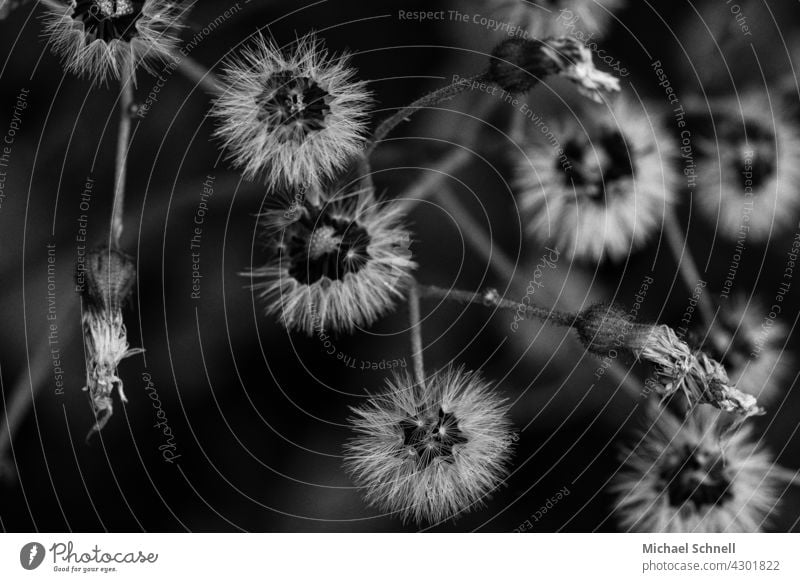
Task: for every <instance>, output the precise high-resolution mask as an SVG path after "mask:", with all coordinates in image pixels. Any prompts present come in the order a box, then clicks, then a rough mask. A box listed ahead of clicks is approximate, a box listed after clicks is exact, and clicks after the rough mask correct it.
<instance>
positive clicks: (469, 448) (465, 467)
mask: <svg viewBox="0 0 800 582" xmlns="http://www.w3.org/2000/svg"><path fill="white" fill-rule="evenodd" d="M353 413H354V415H355V416H354V417H353V418H352V419H351V423H352V425H353V428H354V430H355V432H356V436H355V438H353V439H352V440H351V441H350V442H349V443H348V444H347V446H346V449H345V465H346V468H347V470H348V472H349V473H350V474H351V475H352V476H353V479H354V480H355V482H356V484H357V485H358V486H359V487H362V488H363V489H364V492H365V496H366V498H367V501H368V502H369V503H370V504H372V505H375V506H376V507H378V508H380V509H381V510H384V511H387V512H392V513H397V514H398V515H399V516H400V517H401V518H402V519H403V520H404V521H406V520H413V521H415V522H416V523H422V522H429V523H437V522H440V521H442V520H446V519H450V518H452V517H454V516H456V515H457V514H458V513H460V512H464V511H468V510H469V509H471V508H472V507H474V506H476V505H480V504H482V503H483V501H484V498H485V497H486V496H487V495H489V494H490V493H491V492H492V491H493V490H494V489H496V488H497V487H498V486H499V485H500V484H501V483H502V481H503V479H504V477H505V476H506V475H507V473H508V467H507V464H508V460H509V457H510V455H511V444H512V434H511V424H510V422H509V420H508V418H507V417H506V413H507V406H506V405H505V403H504V401H503V400H502V399H501V398H499V397H498V396H497V395H495V394H494V392H493V391H492V388H491V387H490V386H489V385H488V384H487V383H486V382H485V381H484V380H483V379H482V378H481V377H480V376H479V375H478V374H476V373H474V372H465V371H464V370H463V369H448V370H446V371H443V372H440V373H438V374H436V375H435V376H433V377H432V378H430V379H428V380H426V384H425V386H419V385H418V384H415V383H414V380H413V379H412V378H411V377H410V376H409V375H402V376H395V377H394V378H393V379H392V380H391V381H389V382H388V386H387V389H386V390H385V391H384V392H383V393H381V394H379V395H377V396H374V397H372V398H371V399H370V400H369V401H368V402H367V404H365V405H364V406H362V407H360V408H355V409H353Z"/></svg>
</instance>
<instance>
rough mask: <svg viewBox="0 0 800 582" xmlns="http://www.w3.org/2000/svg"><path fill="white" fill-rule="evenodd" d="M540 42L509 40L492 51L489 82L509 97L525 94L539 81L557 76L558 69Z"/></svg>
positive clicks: (519, 39)
mask: <svg viewBox="0 0 800 582" xmlns="http://www.w3.org/2000/svg"><path fill="white" fill-rule="evenodd" d="M543 46H544V45H543V43H542V42H541V41H539V40H527V39H522V38H510V39H508V40H506V41H503V42H501V43H500V44H499V45H497V46H496V47H495V49H494V51H492V57H491V60H490V61H489V75H488V76H489V79H491V80H492V81H493V82H494V83H497V84H498V85H500V86H501V87H502V88H503V89H505V90H506V91H508V92H509V93H525V92H526V91H529V90H530V89H531V88H533V87H534V86H535V85H536V84H537V83H539V81H540V80H541V79H543V78H544V77H547V76H549V75H555V74H556V73H558V66H557V64H556V63H555V62H553V60H552V59H551V58H550V57H549V56H548V55H546V54H545V53H544V52H543V51H542V47H543Z"/></svg>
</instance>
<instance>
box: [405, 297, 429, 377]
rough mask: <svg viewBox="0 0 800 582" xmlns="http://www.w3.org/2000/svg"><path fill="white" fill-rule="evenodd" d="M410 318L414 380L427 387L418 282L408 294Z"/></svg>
mask: <svg viewBox="0 0 800 582" xmlns="http://www.w3.org/2000/svg"><path fill="white" fill-rule="evenodd" d="M408 318H409V325H410V329H409V331H410V333H411V361H412V362H413V364H414V379H415V381H416V382H417V384H419V385H420V386H424V385H425V362H424V360H423V358H422V322H421V318H420V311H419V289H418V288H417V284H416V282H414V284H413V285H411V289H410V290H409V293H408Z"/></svg>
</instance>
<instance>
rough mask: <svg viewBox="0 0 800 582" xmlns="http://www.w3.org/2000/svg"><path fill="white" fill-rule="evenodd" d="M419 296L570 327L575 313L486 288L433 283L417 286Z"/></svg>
mask: <svg viewBox="0 0 800 582" xmlns="http://www.w3.org/2000/svg"><path fill="white" fill-rule="evenodd" d="M419 294H420V297H430V298H435V299H447V300H449V301H456V302H458V303H466V304H474V305H483V306H484V307H496V308H498V309H507V310H509V311H514V312H515V313H523V312H524V313H525V316H526V318H527V319H538V320H540V321H543V322H546V323H552V324H554V325H559V326H563V327H572V325H573V324H574V322H575V319H576V317H577V316H576V315H575V314H573V313H567V312H565V311H556V310H554V309H547V308H544V307H538V306H536V305H525V304H523V303H517V302H516V301H511V300H510V299H503V298H502V297H500V295H499V293H497V291H496V290H494V289H488V290H487V291H485V292H484V293H473V292H471V291H461V290H459V289H444V288H442V287H437V286H435V285H424V286H420V287H419Z"/></svg>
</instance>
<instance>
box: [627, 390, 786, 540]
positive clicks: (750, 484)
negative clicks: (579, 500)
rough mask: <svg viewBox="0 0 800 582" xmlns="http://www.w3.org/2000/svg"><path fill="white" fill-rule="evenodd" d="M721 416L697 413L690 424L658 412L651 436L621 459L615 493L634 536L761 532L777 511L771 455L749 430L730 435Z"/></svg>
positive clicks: (652, 411)
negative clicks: (639, 534)
mask: <svg viewBox="0 0 800 582" xmlns="http://www.w3.org/2000/svg"><path fill="white" fill-rule="evenodd" d="M720 418H721V413H719V412H718V411H715V410H713V409H710V408H708V407H697V408H694V409H693V410H692V411H691V412H690V413H689V414H688V416H687V417H686V419H685V420H684V421H681V420H680V419H678V418H676V417H675V416H673V415H672V414H671V413H669V412H668V411H666V410H658V409H657V408H656V407H655V406H651V407H650V408H649V411H648V415H647V419H648V428H646V429H642V431H641V433H640V434H639V438H638V442H637V443H636V445H634V446H632V447H626V448H624V449H623V451H622V455H621V458H622V461H623V465H624V467H623V468H622V469H621V470H620V471H619V472H618V473H617V474H616V476H615V478H614V481H613V484H612V486H611V491H612V493H614V494H615V495H616V496H617V502H616V507H615V513H616V514H617V516H618V519H619V522H620V524H621V526H622V527H623V528H624V529H625V530H627V531H638V532H695V533H711V532H717V533H719V532H727V533H735V532H757V531H760V530H761V529H762V528H763V527H764V526H765V524H766V522H767V517H768V515H769V514H770V513H771V512H772V511H774V510H775V507H776V505H777V504H778V493H779V481H778V479H777V478H776V477H775V475H774V469H775V465H774V463H773V461H772V457H771V455H770V454H769V453H768V452H766V451H765V450H763V449H762V448H761V447H760V446H758V444H757V443H754V442H752V441H751V440H750V437H751V427H750V425H748V426H745V427H743V428H740V429H738V430H736V431H734V432H730V431H727V432H723V431H722V428H721V427H720V425H719V421H720Z"/></svg>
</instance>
